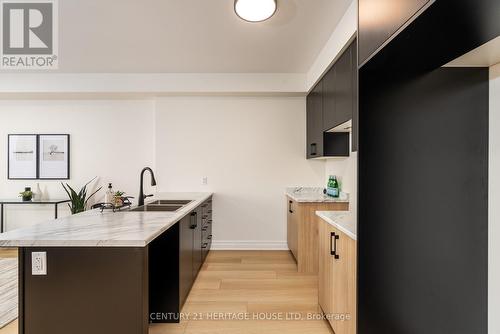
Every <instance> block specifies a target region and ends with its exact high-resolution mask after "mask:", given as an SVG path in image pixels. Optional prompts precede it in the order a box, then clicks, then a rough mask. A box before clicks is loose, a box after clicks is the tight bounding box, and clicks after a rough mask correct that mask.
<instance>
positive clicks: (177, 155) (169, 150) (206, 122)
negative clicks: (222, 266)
mask: <svg viewBox="0 0 500 334" xmlns="http://www.w3.org/2000/svg"><path fill="white" fill-rule="evenodd" d="M156 139H157V143H156V160H157V174H158V182H159V190H161V191H186V190H187V191H213V192H215V193H216V196H215V199H214V205H215V207H214V215H215V216H214V221H215V224H214V238H215V240H214V247H217V248H226V247H231V248H286V217H285V203H284V202H285V198H284V190H285V187H287V186H294V185H311V186H318V185H323V180H324V162H322V161H308V160H306V159H305V152H304V150H305V146H306V145H305V98H303V97H169V98H161V99H158V100H157V112H156ZM204 176H206V177H208V185H206V186H204V185H202V178H203V177H204Z"/></svg>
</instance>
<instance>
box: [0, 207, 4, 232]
mask: <svg viewBox="0 0 500 334" xmlns="http://www.w3.org/2000/svg"><path fill="white" fill-rule="evenodd" d="M0 233H3V203H2V204H0Z"/></svg>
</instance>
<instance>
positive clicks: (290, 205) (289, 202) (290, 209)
mask: <svg viewBox="0 0 500 334" xmlns="http://www.w3.org/2000/svg"><path fill="white" fill-rule="evenodd" d="M281 212H283V211H281ZM288 212H290V213H293V210H292V201H288Z"/></svg>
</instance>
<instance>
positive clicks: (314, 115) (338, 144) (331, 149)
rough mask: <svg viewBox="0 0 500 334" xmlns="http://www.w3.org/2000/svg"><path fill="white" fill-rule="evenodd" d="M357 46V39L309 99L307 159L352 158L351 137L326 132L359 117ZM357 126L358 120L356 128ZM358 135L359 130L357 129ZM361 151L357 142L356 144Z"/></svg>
mask: <svg viewBox="0 0 500 334" xmlns="http://www.w3.org/2000/svg"><path fill="white" fill-rule="evenodd" d="M356 48H357V43H356V40H354V41H353V42H352V43H351V44H350V45H349V47H348V48H347V49H346V50H345V51H344V53H343V54H342V55H341V56H340V57H339V59H338V60H337V62H336V63H335V64H334V65H333V66H332V67H331V68H330V70H329V71H328V72H327V73H326V74H325V75H324V76H323V78H322V79H321V80H320V81H319V83H318V84H317V85H316V86H315V87H314V88H313V90H312V91H311V92H310V93H309V95H308V96H307V158H308V159H310V158H318V157H338V156H340V157H344V156H349V134H348V133H347V132H345V133H336V134H332V133H330V132H325V131H327V130H330V129H332V128H335V127H337V126H339V125H341V124H343V123H345V122H347V121H349V120H351V119H353V118H354V117H355V115H356V114H357V76H358V70H357V61H356V57H357V50H356ZM354 126H356V127H357V119H356V122H355V124H353V127H354ZM353 135H355V136H357V128H356V129H354V128H353ZM346 143H347V145H345V144H346ZM354 143H355V144H356V145H355V146H353V151H356V150H357V139H356V141H355V142H354V141H353V144H354Z"/></svg>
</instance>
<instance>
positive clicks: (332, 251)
mask: <svg viewBox="0 0 500 334" xmlns="http://www.w3.org/2000/svg"><path fill="white" fill-rule="evenodd" d="M337 240H339V235H338V234H336V233H335V232H331V233H330V255H332V256H333V257H334V258H335V259H336V260H337V259H339V257H340V256H339V255H338V254H337Z"/></svg>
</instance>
